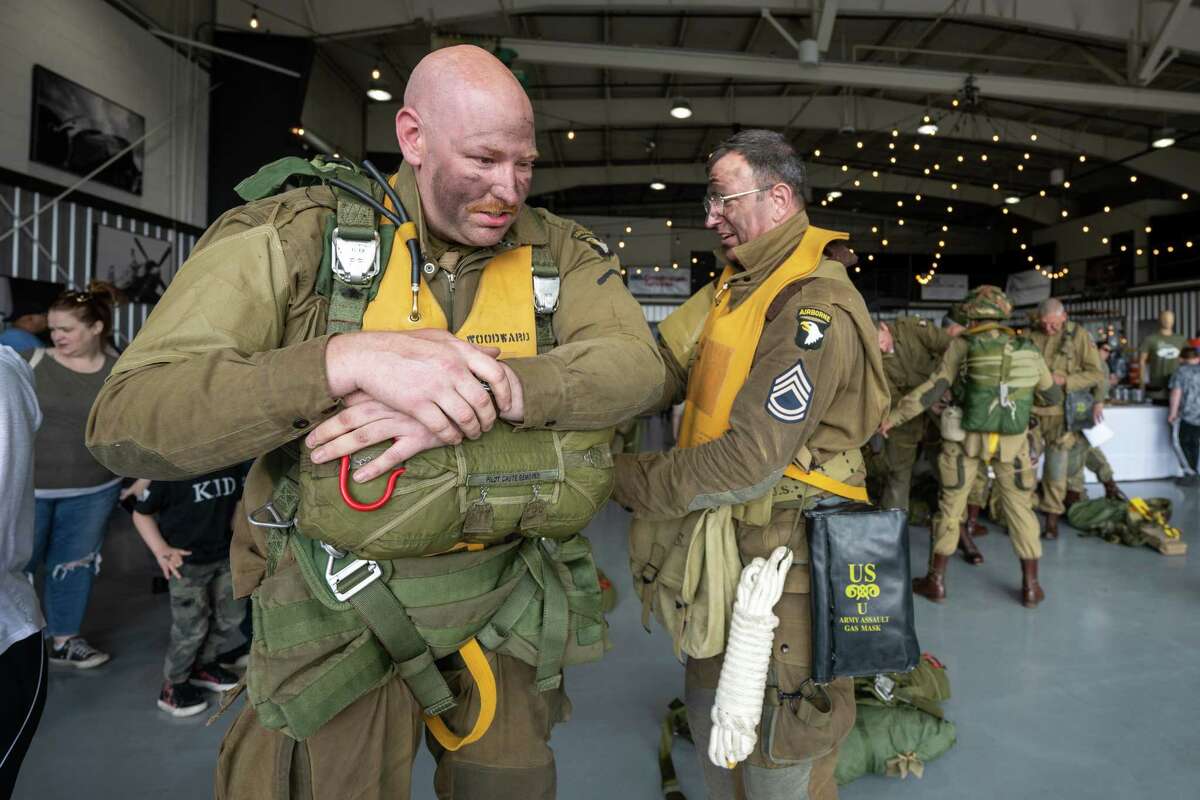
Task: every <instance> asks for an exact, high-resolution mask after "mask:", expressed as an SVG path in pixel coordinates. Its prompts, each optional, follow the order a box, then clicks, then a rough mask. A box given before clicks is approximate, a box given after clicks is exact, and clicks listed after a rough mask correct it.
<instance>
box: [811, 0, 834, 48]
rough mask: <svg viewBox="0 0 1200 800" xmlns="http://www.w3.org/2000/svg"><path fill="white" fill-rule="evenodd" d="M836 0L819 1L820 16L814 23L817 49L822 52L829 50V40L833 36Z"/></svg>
mask: <svg viewBox="0 0 1200 800" xmlns="http://www.w3.org/2000/svg"><path fill="white" fill-rule="evenodd" d="M837 13H838V0H824V2H823V3H821V16H820V19H819V21H818V22H817V24H816V26H815V27H816V31H817V35H816V39H817V50H819V51H820V52H822V53H826V52H828V51H829V42H830V40H831V39H832V38H833V22H834V20H836V19H837Z"/></svg>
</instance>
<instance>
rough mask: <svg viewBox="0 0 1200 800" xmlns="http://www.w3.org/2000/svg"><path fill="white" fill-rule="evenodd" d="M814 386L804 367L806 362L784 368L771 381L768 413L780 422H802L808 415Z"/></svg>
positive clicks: (768, 395) (798, 362)
mask: <svg viewBox="0 0 1200 800" xmlns="http://www.w3.org/2000/svg"><path fill="white" fill-rule="evenodd" d="M812 395H813V387H812V381H811V380H810V379H809V377H808V372H806V371H805V369H804V362H803V361H797V362H796V365H795V366H793V367H791V368H790V369H787V370H784V371H783V372H781V373H779V374H778V375H776V376H775V380H773V381H771V390H770V392H768V394H767V413H768V414H770V415H771V416H772V417H774V418H775V419H777V420H779V421H780V422H787V423H792V422H801V421H802V420H803V419H804V418H805V417H807V416H808V407H809V405H810V403H811V402H812Z"/></svg>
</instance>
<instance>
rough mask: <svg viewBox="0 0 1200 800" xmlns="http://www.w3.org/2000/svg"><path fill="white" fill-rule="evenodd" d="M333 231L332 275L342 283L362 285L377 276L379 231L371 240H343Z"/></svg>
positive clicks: (338, 229) (336, 229)
mask: <svg viewBox="0 0 1200 800" xmlns="http://www.w3.org/2000/svg"><path fill="white" fill-rule="evenodd" d="M339 231H341V228H340V227H339V228H334V229H333V274H334V275H336V276H337V277H338V279H339V280H341V281H343V282H344V283H350V284H364V283H368V282H370V280H371V279H372V278H374V277H375V276H376V275H378V274H379V231H376V232H375V235H374V237H373V238H371V239H343V238H342V237H341V235H340V233H339Z"/></svg>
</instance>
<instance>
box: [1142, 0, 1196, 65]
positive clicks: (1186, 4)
mask: <svg viewBox="0 0 1200 800" xmlns="http://www.w3.org/2000/svg"><path fill="white" fill-rule="evenodd" d="M1191 5H1192V3H1191V0H1175V5H1173V6H1172V7H1171V11H1170V13H1169V14H1167V18H1166V19H1164V20H1163V23H1162V26H1161V27H1160V28H1159V29H1158V35H1157V36H1155V37H1154V44H1152V45H1150V50H1149V52H1147V53H1146V57H1145V58H1144V59H1142V66H1141V68H1140V69H1139V70H1138V74H1137V77H1138V81H1139V82H1140V83H1141V84H1142V85H1143V86H1145V85H1146V84H1148V83H1150V82H1151V81H1153V80H1154V79H1155V78H1156V77H1157V76H1158V73H1159V72H1161V71H1162V68H1163V67H1165V66H1166V65H1167V63H1169V62H1170V61H1172V60H1174V58H1175V56H1174V55H1170V56H1167V58H1166V59H1164V58H1163V56H1164V55H1165V54H1166V52H1167V42H1168V41H1170V39H1171V37H1172V36H1173V35H1174V34H1175V33H1176V32H1177V30H1178V28H1179V26H1180V24H1181V23H1182V22H1183V15H1184V13H1185V12H1187V10H1188V9H1189V8H1191ZM1176 54H1177V53H1176Z"/></svg>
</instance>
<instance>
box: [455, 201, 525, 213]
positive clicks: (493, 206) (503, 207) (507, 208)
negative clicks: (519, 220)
mask: <svg viewBox="0 0 1200 800" xmlns="http://www.w3.org/2000/svg"><path fill="white" fill-rule="evenodd" d="M467 211H468V212H469V213H471V214H475V213H479V214H492V215H493V216H495V215H497V214H514V215H515V214H516V213H517V207H516V206H514V205H507V204H504V203H473V204H472V205H469V206H467Z"/></svg>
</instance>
